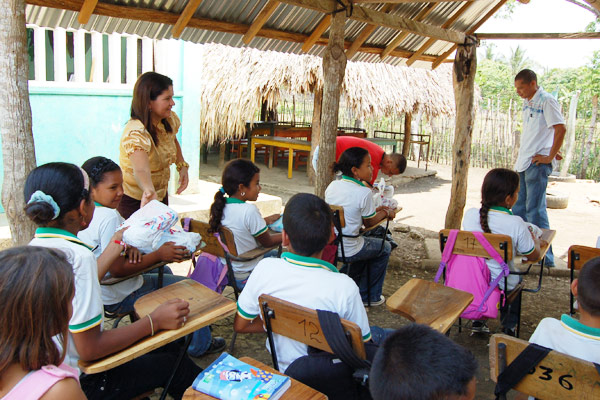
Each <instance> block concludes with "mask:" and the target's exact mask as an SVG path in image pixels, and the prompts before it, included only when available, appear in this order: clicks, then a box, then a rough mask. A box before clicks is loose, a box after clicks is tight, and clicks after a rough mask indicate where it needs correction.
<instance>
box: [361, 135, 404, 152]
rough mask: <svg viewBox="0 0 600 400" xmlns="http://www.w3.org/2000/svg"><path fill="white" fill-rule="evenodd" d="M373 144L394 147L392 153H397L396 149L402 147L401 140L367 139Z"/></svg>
mask: <svg viewBox="0 0 600 400" xmlns="http://www.w3.org/2000/svg"><path fill="white" fill-rule="evenodd" d="M366 140H368V141H369V142H371V143H375V144H377V145H379V146H392V153H395V152H396V149H397V148H398V147H400V142H401V140H400V139H390V138H378V137H373V138H366Z"/></svg>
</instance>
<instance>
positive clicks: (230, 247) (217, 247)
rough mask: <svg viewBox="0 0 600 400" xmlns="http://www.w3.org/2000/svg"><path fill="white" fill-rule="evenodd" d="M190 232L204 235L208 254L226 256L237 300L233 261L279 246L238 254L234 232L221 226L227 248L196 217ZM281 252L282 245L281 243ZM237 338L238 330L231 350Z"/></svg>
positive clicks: (232, 340) (221, 237) (248, 259)
mask: <svg viewBox="0 0 600 400" xmlns="http://www.w3.org/2000/svg"><path fill="white" fill-rule="evenodd" d="M181 225H182V226H183V227H184V228H185V226H186V224H185V220H184V219H182V220H181ZM187 229H188V230H189V232H196V233H198V234H200V236H202V241H204V242H205V243H206V246H205V247H203V248H202V251H203V252H206V253H208V254H212V255H214V256H216V257H220V258H225V262H226V265H227V280H228V282H229V283H228V285H229V286H231V287H232V288H233V295H234V296H235V301H237V299H238V297H239V295H240V292H241V290H240V288H239V287H238V285H237V284H236V281H235V275H234V273H233V266H232V263H231V262H232V261H252V260H254V259H256V258H258V257H261V256H264V255H265V254H266V253H268V252H269V251H271V250H273V249H275V248H277V247H278V246H273V247H269V248H265V247H258V248H256V249H253V250H250V251H248V252H246V253H243V254H238V252H237V249H236V246H235V240H234V237H233V232H231V230H230V229H228V228H226V227H224V226H223V227H221V229H220V233H219V237H220V239H221V242H223V244H224V245H225V246H226V248H227V250H225V248H224V247H223V245H221V242H219V238H217V236H216V235H215V234H213V233H212V232H210V225H209V224H208V223H207V222H202V221H197V220H195V219H190V221H189V228H187ZM279 252H280V253H281V245H279ZM236 338H237V332H235V331H234V332H233V336H232V338H231V343H230V345H229V352H230V353H232V352H233V348H234V346H235V339H236Z"/></svg>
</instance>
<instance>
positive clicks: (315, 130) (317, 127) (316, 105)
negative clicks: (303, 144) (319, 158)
mask: <svg viewBox="0 0 600 400" xmlns="http://www.w3.org/2000/svg"><path fill="white" fill-rule="evenodd" d="M314 96H315V98H314V101H313V116H312V124H311V126H312V133H311V135H310V140H311V142H310V154H309V156H308V161H307V163H306V172H307V173H308V182H309V183H310V184H311V185H314V184H315V179H316V171H315V170H314V168H313V166H312V158H313V154H314V152H315V148H316V147H317V145H318V144H319V140H320V139H321V108H322V105H323V89H317V90H315V94H314Z"/></svg>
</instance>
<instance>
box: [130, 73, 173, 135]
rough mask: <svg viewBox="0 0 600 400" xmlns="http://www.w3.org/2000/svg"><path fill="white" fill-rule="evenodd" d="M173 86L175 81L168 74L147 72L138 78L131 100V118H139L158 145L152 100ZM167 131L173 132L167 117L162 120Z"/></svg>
mask: <svg viewBox="0 0 600 400" xmlns="http://www.w3.org/2000/svg"><path fill="white" fill-rule="evenodd" d="M170 86H173V81H172V80H171V78H169V77H168V76H164V75H161V74H159V73H156V72H146V73H144V74H142V75H140V77H139V78H138V80H137V82H136V83H135V86H134V87H133V99H132V100H131V118H132V119H139V120H140V121H141V122H142V124H144V127H145V128H146V130H147V131H148V133H150V136H152V140H153V141H154V144H155V145H156V146H158V137H157V136H156V129H154V126H153V125H152V120H151V118H150V116H151V114H152V113H151V111H150V107H149V105H150V101H152V100H156V98H157V97H158V96H160V94H161V93H162V92H164V91H165V90H168V89H169V87H170ZM161 122H162V123H163V125H164V126H165V130H166V131H167V132H171V131H172V128H171V125H170V124H169V122H168V121H167V119H166V118H163V119H162V120H161Z"/></svg>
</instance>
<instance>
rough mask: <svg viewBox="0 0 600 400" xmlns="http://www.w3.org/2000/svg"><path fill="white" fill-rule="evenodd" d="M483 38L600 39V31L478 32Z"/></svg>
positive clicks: (480, 37) (478, 35) (479, 36)
mask: <svg viewBox="0 0 600 400" xmlns="http://www.w3.org/2000/svg"><path fill="white" fill-rule="evenodd" d="M476 36H477V38H478V39H481V40H503V39H511V40H514V39H519V40H526V39H600V32H574V33H477V34H476Z"/></svg>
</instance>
